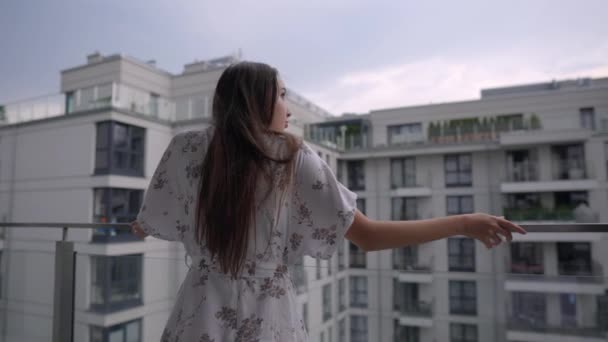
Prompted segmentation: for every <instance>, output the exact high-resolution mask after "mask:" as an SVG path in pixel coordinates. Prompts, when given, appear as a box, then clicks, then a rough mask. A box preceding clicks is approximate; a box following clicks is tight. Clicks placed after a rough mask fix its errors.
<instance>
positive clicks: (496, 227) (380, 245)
mask: <svg viewBox="0 0 608 342" xmlns="http://www.w3.org/2000/svg"><path fill="white" fill-rule="evenodd" d="M513 232H515V233H520V234H526V231H525V230H524V229H523V228H521V227H520V226H518V225H516V224H514V223H512V222H510V221H507V220H505V219H504V218H502V217H498V216H492V215H487V214H480V213H477V214H463V215H454V216H446V217H439V218H433V219H427V220H413V221H377V220H372V219H369V218H368V217H366V216H365V215H363V214H362V213H361V212H360V211H359V210H357V211H356V212H355V219H354V221H353V223H352V225H351V226H350V228H349V229H348V231H347V232H346V235H345V237H346V239H348V240H350V241H352V242H353V243H354V244H356V245H357V246H359V247H360V248H361V249H363V250H365V251H366V252H371V251H379V250H384V249H392V248H399V247H404V246H408V245H417V244H421V243H425V242H430V241H434V240H439V239H443V238H447V237H450V236H455V235H464V236H467V237H470V238H474V239H477V240H479V241H481V242H482V243H483V244H484V245H485V246H486V247H487V248H488V249H489V248H492V247H494V246H497V245H498V244H500V243H501V242H502V239H501V236H502V237H504V239H505V240H508V241H511V240H512V239H513V236H512V233H513Z"/></svg>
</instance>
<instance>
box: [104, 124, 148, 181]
mask: <svg viewBox="0 0 608 342" xmlns="http://www.w3.org/2000/svg"><path fill="white" fill-rule="evenodd" d="M144 132H145V131H144V129H143V128H141V127H135V126H131V125H126V124H123V123H119V122H115V121H104V122H99V123H98V124H97V137H96V154H95V174H96V175H102V174H114V175H124V176H136V177H143V176H144V166H143V165H144V163H143V161H144V146H145V142H144Z"/></svg>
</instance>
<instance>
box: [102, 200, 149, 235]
mask: <svg viewBox="0 0 608 342" xmlns="http://www.w3.org/2000/svg"><path fill="white" fill-rule="evenodd" d="M143 194H144V191H143V190H133V189H117V188H96V189H94V190H93V222H96V223H129V222H132V221H134V220H135V218H136V217H137V213H138V212H139V209H140V206H141V202H142V200H143ZM137 240H141V239H140V238H138V237H137V236H135V235H133V234H131V232H130V231H128V230H124V229H116V228H112V227H104V228H97V229H95V230H94V232H93V242H111V241H137Z"/></svg>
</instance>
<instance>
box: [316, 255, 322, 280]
mask: <svg viewBox="0 0 608 342" xmlns="http://www.w3.org/2000/svg"><path fill="white" fill-rule="evenodd" d="M316 261H317V267H316V270H317V272H316V273H317V274H316V279H317V280H319V279H321V259H316Z"/></svg>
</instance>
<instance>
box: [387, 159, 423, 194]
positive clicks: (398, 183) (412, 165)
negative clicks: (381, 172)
mask: <svg viewBox="0 0 608 342" xmlns="http://www.w3.org/2000/svg"><path fill="white" fill-rule="evenodd" d="M415 186H417V184H416V159H415V158H413V157H411V158H396V159H391V189H396V188H408V187H415Z"/></svg>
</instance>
